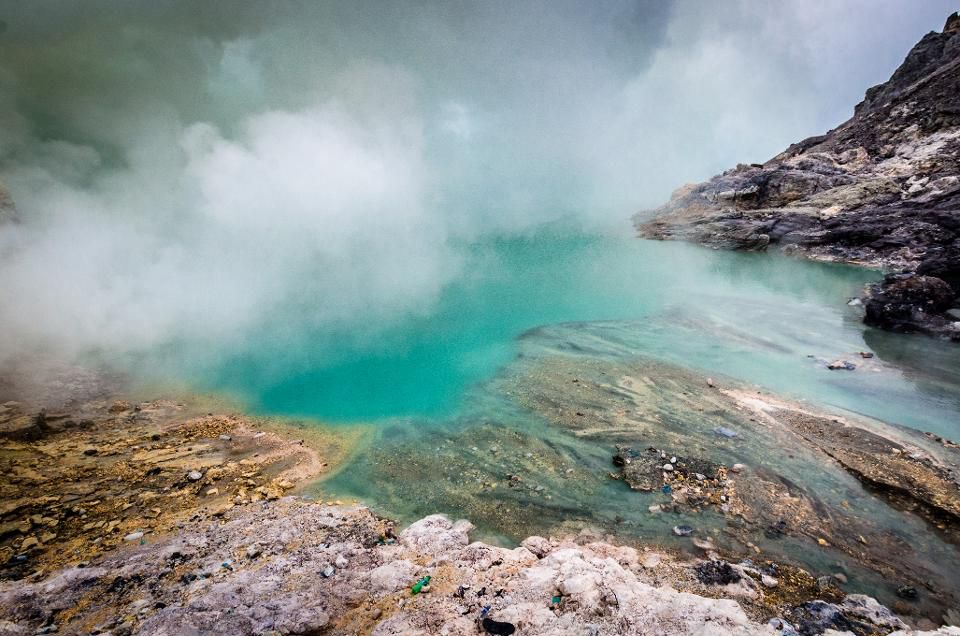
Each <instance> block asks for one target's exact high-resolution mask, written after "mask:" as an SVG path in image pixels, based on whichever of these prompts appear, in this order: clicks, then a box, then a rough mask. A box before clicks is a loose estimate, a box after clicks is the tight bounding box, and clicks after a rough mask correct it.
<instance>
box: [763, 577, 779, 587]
mask: <svg viewBox="0 0 960 636" xmlns="http://www.w3.org/2000/svg"><path fill="white" fill-rule="evenodd" d="M760 582H761V583H763V586H764V587H777V586H778V585H779V584H780V582H779V581H778V580H777V579H775V578H773V577H772V576H770V575H768V574H762V575H761V576H760Z"/></svg>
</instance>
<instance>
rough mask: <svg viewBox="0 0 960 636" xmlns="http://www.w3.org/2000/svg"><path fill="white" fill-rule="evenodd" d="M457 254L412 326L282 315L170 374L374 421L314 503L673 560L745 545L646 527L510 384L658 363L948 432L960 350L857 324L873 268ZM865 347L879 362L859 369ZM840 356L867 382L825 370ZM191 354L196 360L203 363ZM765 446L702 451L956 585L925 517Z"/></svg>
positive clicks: (708, 257) (323, 414)
mask: <svg viewBox="0 0 960 636" xmlns="http://www.w3.org/2000/svg"><path fill="white" fill-rule="evenodd" d="M464 252H465V253H466V257H465V260H464V264H463V272H464V273H463V275H461V276H460V277H459V278H458V279H457V280H456V281H455V282H454V283H452V284H451V285H449V286H448V287H447V288H446V290H445V291H444V293H443V294H442V296H441V298H439V300H438V301H437V302H436V304H435V305H432V306H429V307H425V308H424V311H423V312H422V313H421V314H420V315H417V316H408V317H405V318H399V319H397V320H396V321H395V322H393V323H392V324H390V325H388V326H386V327H383V326H382V325H381V326H378V328H377V330H376V331H370V333H369V334H366V333H365V327H364V326H359V325H358V327H357V332H358V333H359V334H360V336H359V337H350V338H345V337H343V334H342V333H333V332H328V331H324V330H322V329H305V330H303V332H302V333H294V334H291V333H290V331H289V328H288V326H289V324H302V323H300V322H297V321H295V320H291V321H290V322H289V323H288V322H287V321H285V320H284V319H283V318H284V317H283V316H279V317H278V319H277V320H276V323H275V325H274V327H273V329H275V330H276V332H275V333H272V332H271V328H267V329H265V331H264V332H263V333H262V334H261V337H260V338H258V339H257V340H256V341H253V342H249V343H248V344H247V346H245V347H241V348H239V349H235V348H234V349H231V350H230V351H229V352H224V351H211V352H204V351H196V350H193V351H192V352H191V356H190V358H189V360H190V361H189V362H188V359H187V358H184V359H183V360H178V358H177V357H176V355H174V356H172V357H170V356H169V355H168V356H167V357H166V359H165V364H164V366H163V367H162V368H163V369H164V373H168V374H169V373H173V374H179V375H183V376H192V377H191V379H192V380H193V381H194V382H195V383H197V384H199V385H200V386H203V387H204V388H209V389H215V390H220V391H226V392H230V393H233V394H236V395H238V396H240V397H241V399H243V400H244V401H245V402H246V403H247V404H249V405H250V407H251V408H252V409H253V410H255V411H257V412H261V413H265V414H281V415H295V416H309V417H315V418H318V419H321V420H323V421H325V422H333V423H336V422H363V423H366V424H369V425H370V426H371V427H373V433H372V435H370V436H369V441H368V443H367V444H365V445H364V446H362V447H361V448H359V449H357V451H356V453H355V456H354V457H353V459H352V461H351V462H350V463H349V464H348V465H347V466H346V467H344V468H343V469H342V470H341V471H340V472H338V473H337V474H336V475H334V476H332V477H330V478H329V479H328V480H327V481H326V482H324V483H322V484H320V485H319V488H320V489H322V490H323V491H324V492H333V493H335V494H336V495H337V496H344V497H356V498H359V499H362V500H364V501H366V502H367V503H369V504H371V505H373V506H374V507H376V508H377V509H378V510H379V511H381V512H383V513H385V514H388V515H391V516H394V517H397V518H399V519H401V520H404V521H407V520H412V519H414V518H416V517H419V516H422V515H425V514H430V513H434V512H438V511H439V512H446V513H448V514H451V515H453V516H466V517H468V518H470V519H472V520H473V521H474V522H475V523H477V524H478V525H479V526H480V528H479V531H480V533H481V535H482V536H483V537H485V538H488V539H494V540H500V541H505V542H510V541H515V540H517V539H520V538H522V537H524V536H526V535H528V534H531V533H537V532H550V531H557V530H565V531H570V532H577V531H579V530H580V529H581V528H582V527H584V526H585V525H592V526H596V527H598V528H600V529H601V531H604V532H616V533H617V534H618V535H621V536H627V537H630V538H635V539H644V540H654V541H656V542H659V543H667V544H670V543H672V544H674V545H676V546H678V547H680V548H683V547H685V545H686V544H685V543H684V542H683V541H678V540H676V539H674V538H673V537H672V535H671V533H670V527H671V526H672V525H674V524H676V523H678V522H684V521H686V522H689V523H691V524H692V525H696V526H697V527H698V528H702V529H703V532H705V533H712V536H714V538H715V539H716V540H717V542H718V545H721V546H723V547H726V548H729V549H731V550H732V551H737V550H740V551H741V552H742V551H743V550H745V547H746V546H744V545H742V544H738V543H737V542H736V541H734V540H733V539H730V540H725V535H724V522H723V519H722V516H721V515H719V514H717V513H713V512H709V511H707V512H704V513H701V514H700V515H698V516H697V517H696V518H691V519H680V520H678V519H677V518H676V516H674V515H670V516H654V515H650V514H648V512H647V507H648V506H649V505H650V504H651V503H656V502H657V501H658V495H657V494H642V493H634V492H630V491H628V490H625V488H626V487H625V485H624V484H623V483H621V482H617V481H612V480H610V479H608V478H607V472H608V471H610V470H611V466H610V455H611V448H612V443H613V441H612V438H611V439H610V440H607V439H603V436H600V437H597V436H593V437H590V438H579V437H577V436H575V435H573V434H571V433H570V432H569V431H566V430H562V429H559V428H557V427H555V426H551V425H550V423H549V422H548V421H547V418H546V417H544V414H543V413H542V412H539V413H538V412H537V411H536V409H531V408H529V404H528V403H525V402H524V401H523V400H518V399H517V393H518V392H524V391H528V390H534V391H535V390H536V387H537V386H538V383H539V385H542V386H546V385H548V384H549V383H550V382H553V381H555V380H556V378H553V377H547V378H537V377H536V374H537V373H540V371H538V369H539V367H538V366H537V365H538V364H540V362H541V361H543V360H548V359H554V358H561V359H562V358H567V359H569V360H570V361H571V362H570V364H571V365H572V367H573V368H576V366H577V364H582V365H584V366H586V365H587V363H597V364H601V365H621V364H630V362H631V361H632V360H635V359H637V358H640V357H642V358H644V359H654V360H658V359H659V360H663V361H665V362H668V363H673V364H676V365H678V366H680V367H685V368H691V369H697V370H701V371H704V372H706V373H711V374H717V375H718V377H719V376H726V377H729V378H734V379H737V380H740V381H743V382H748V383H755V384H757V385H759V386H761V387H763V388H765V389H769V390H771V391H773V392H777V393H780V394H782V395H784V396H787V397H790V398H794V399H799V400H807V401H809V402H811V403H813V404H816V405H822V406H826V407H831V408H837V409H846V410H849V411H851V412H854V413H862V414H866V415H869V416H872V417H875V418H877V419H880V420H883V421H886V422H889V423H892V424H897V425H902V426H905V427H910V428H914V429H919V430H922V431H933V432H936V433H939V434H941V435H943V436H946V437H948V438H952V439H957V438H960V347H955V346H950V345H949V344H945V343H939V342H934V341H931V340H928V339H926V338H923V337H905V336H897V335H891V334H886V333H882V332H877V331H875V330H871V329H868V328H865V327H864V326H863V324H862V323H861V322H860V316H859V314H858V310H857V309H856V308H855V307H850V306H848V305H847V301H848V300H849V299H850V298H851V297H854V296H856V295H857V293H858V291H859V290H860V289H861V288H862V286H863V285H864V284H865V283H866V282H868V281H871V280H874V279H876V278H877V277H878V276H879V273H878V272H872V271H868V270H864V269H860V268H854V267H847V266H841V265H829V264H821V263H811V262H806V261H800V260H794V259H789V258H785V257H782V256H778V255H775V254H747V253H730V252H717V251H712V250H707V249H703V248H700V247H696V246H691V245H686V244H681V243H659V242H650V241H641V240H637V239H633V238H631V237H629V236H619V237H616V236H586V235H582V234H577V233H567V232H562V231H556V230H553V231H543V232H540V233H536V234H531V235H527V236H522V237H505V238H498V239H494V240H489V241H486V242H483V243H480V244H476V245H471V246H465V247H464ZM355 335H356V334H355ZM860 351H872V352H873V353H874V354H875V357H874V358H872V359H870V360H864V359H861V358H860V356H859V354H858V352H860ZM836 358H845V359H848V360H851V361H853V362H854V363H855V364H857V365H858V368H857V370H856V371H853V372H849V371H830V370H828V369H827V368H826V362H829V361H830V360H833V359H836ZM197 359H201V360H205V361H207V362H205V363H204V364H202V365H199V366H198V365H196V364H195V361H196V360H197ZM211 359H215V360H218V362H217V364H214V365H211V364H210V363H209V362H208V361H209V360H211ZM178 364H179V365H180V366H179V367H178ZM614 397H615V396H614ZM581 406H582V408H583V409H585V410H586V409H589V408H591V407H592V406H594V405H591V404H583V405H581ZM691 415H695V414H680V415H679V416H678V418H677V419H676V421H674V422H672V424H671V426H672V428H671V431H672V433H671V434H675V433H676V432H677V431H678V430H679V431H680V432H681V433H683V431H684V430H687V433H688V438H689V439H688V441H689V442H690V443H691V444H693V443H695V440H697V438H696V436H695V434H694V431H693V429H694V428H695V426H694V424H693V423H695V422H696V420H695V419H684V418H685V417H689V416H691ZM684 427H687V428H686V429H684ZM701 442H702V440H700V441H696V443H701ZM776 450H777V449H776V447H775V445H773V442H770V441H767V442H764V443H763V444H761V443H760V442H757V443H756V444H753V445H751V444H745V445H744V446H743V447H742V448H739V449H735V448H724V447H723V445H722V444H719V445H717V444H712V445H711V448H710V449H709V453H711V454H713V455H714V456H715V458H716V459H718V460H719V461H728V462H732V461H745V462H746V463H748V464H751V465H763V464H769V463H770V462H773V463H774V464H776V466H777V470H778V471H780V473H781V474H783V475H788V476H789V478H790V480H791V481H792V483H795V484H796V487H797V488H800V489H802V490H804V491H805V492H808V493H811V494H812V496H814V497H815V498H816V499H817V501H818V502H820V505H823V506H826V508H825V510H827V512H825V514H829V510H831V509H833V507H837V506H840V504H841V503H843V502H847V504H845V505H852V506H853V507H854V510H855V511H856V512H855V514H856V515H858V516H859V517H861V518H863V519H864V520H865V521H864V523H866V524H867V525H868V526H870V527H874V528H876V529H878V532H879V531H883V532H887V533H896V535H897V537H898V540H900V541H902V543H903V544H904V545H913V546H915V548H916V553H917V557H916V558H917V561H918V567H919V568H921V569H930V570H931V572H932V574H931V576H933V578H936V579H939V580H940V581H941V584H950V583H957V582H956V581H955V580H953V579H952V578H951V577H952V575H951V574H950V571H951V568H954V571H955V569H956V568H957V567H960V558H958V554H957V550H956V548H955V546H952V545H949V544H946V543H944V542H943V541H941V540H940V539H939V538H938V537H937V536H936V535H935V533H934V532H933V531H931V530H930V528H929V527H927V526H926V525H925V522H922V521H920V520H919V519H918V518H916V517H913V516H911V515H909V514H906V513H901V512H898V511H895V510H893V509H892V508H890V507H889V506H888V505H886V504H885V503H884V502H883V501H881V500H879V499H877V498H876V497H874V496H873V495H871V494H870V493H867V492H865V491H864V490H863V489H862V488H861V487H860V485H859V483H858V482H857V481H856V480H855V479H853V478H852V477H850V476H849V475H847V474H845V473H843V472H842V471H837V470H830V471H819V470H818V468H817V465H816V463H814V460H812V459H811V458H810V457H807V456H804V455H803V454H802V453H798V454H797V456H796V457H793V456H791V457H790V458H787V457H779V458H778V457H775V456H774V457H771V455H776ZM705 452H706V451H705ZM518 472H519V473H522V474H523V475H524V481H523V482H522V483H521V484H520V485H517V484H515V485H514V486H511V485H510V484H509V480H508V479H507V476H508V475H510V474H517V473H518ZM659 498H660V499H663V498H664V497H659ZM837 509H839V508H837ZM755 542H756V543H757V544H758V545H760V546H762V547H763V549H765V550H769V551H770V552H771V553H772V554H774V555H777V554H781V555H783V556H784V558H788V559H790V560H791V561H794V562H797V563H799V564H801V565H805V566H806V567H808V568H811V569H812V570H813V571H816V572H818V573H827V572H832V571H836V570H837V568H838V567H840V568H842V569H845V570H846V571H847V572H849V573H851V574H852V575H853V576H852V577H851V578H852V581H854V582H853V583H852V586H854V589H856V590H859V591H866V592H869V593H873V594H877V595H879V597H880V598H881V599H883V598H887V599H888V600H889V589H885V588H884V585H885V583H884V581H883V580H882V577H878V576H876V575H871V573H869V572H866V571H864V570H863V568H861V567H860V566H859V565H858V564H857V563H856V562H855V560H851V559H850V558H849V557H847V556H845V555H843V554H840V553H835V552H831V551H830V550H822V549H812V548H811V546H810V544H809V541H805V540H801V539H788V540H783V541H779V542H776V543H773V542H770V541H766V540H765V539H764V538H763V536H762V533H761V534H760V535H757V536H756V537H755ZM887 587H889V582H887Z"/></svg>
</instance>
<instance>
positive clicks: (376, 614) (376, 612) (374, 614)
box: [370, 607, 383, 620]
mask: <svg viewBox="0 0 960 636" xmlns="http://www.w3.org/2000/svg"><path fill="white" fill-rule="evenodd" d="M381 616H383V610H382V609H380V608H379V607H374V608H373V611H372V612H370V618H372V619H373V620H377V619H378V618H380V617H381Z"/></svg>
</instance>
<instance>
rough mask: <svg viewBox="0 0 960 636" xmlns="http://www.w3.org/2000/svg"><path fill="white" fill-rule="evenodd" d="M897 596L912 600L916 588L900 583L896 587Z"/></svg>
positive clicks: (915, 594) (915, 596)
mask: <svg viewBox="0 0 960 636" xmlns="http://www.w3.org/2000/svg"><path fill="white" fill-rule="evenodd" d="M897 596H899V597H900V598H905V599H908V600H913V599H915V598H917V596H918V594H917V588H915V587H913V586H912V585H901V586H900V587H898V588H897Z"/></svg>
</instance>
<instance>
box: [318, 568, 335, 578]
mask: <svg viewBox="0 0 960 636" xmlns="http://www.w3.org/2000/svg"><path fill="white" fill-rule="evenodd" d="M336 573H337V570H336V568H334V567H333V566H332V565H328V566H327V567H325V568H323V570H322V571H321V572H320V574H322V575H323V578H325V579H329V578H330V577H331V576H333V575H334V574H336Z"/></svg>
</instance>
